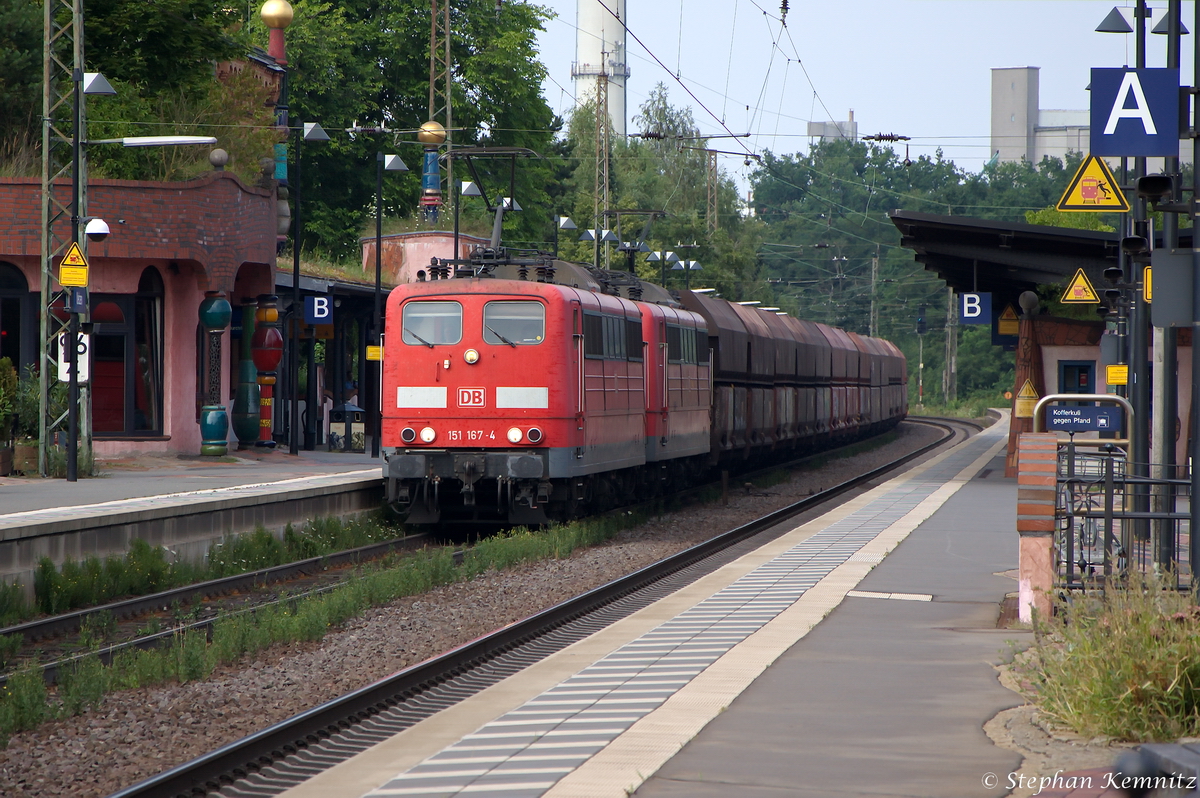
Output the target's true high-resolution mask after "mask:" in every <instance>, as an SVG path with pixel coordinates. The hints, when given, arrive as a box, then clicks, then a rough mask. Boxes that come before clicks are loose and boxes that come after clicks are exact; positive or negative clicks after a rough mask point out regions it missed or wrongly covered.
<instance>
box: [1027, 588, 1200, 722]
mask: <svg viewBox="0 0 1200 798" xmlns="http://www.w3.org/2000/svg"><path fill="white" fill-rule="evenodd" d="M1034 631H1035V643H1034V645H1033V647H1032V648H1031V649H1029V650H1028V651H1027V652H1025V653H1024V654H1023V655H1021V656H1019V657H1018V667H1017V672H1018V673H1019V674H1020V676H1021V678H1022V679H1023V680H1024V682H1025V683H1026V684H1027V685H1028V688H1029V689H1028V694H1029V698H1030V699H1031V700H1032V701H1033V702H1034V703H1035V704H1036V705H1037V706H1038V709H1039V711H1040V712H1043V713H1045V714H1046V715H1048V716H1049V717H1051V718H1052V719H1054V720H1055V721H1057V722H1058V723H1060V724H1062V725H1064V726H1066V727H1068V728H1070V729H1073V730H1074V731H1075V732H1077V733H1079V734H1081V735H1085V736H1089V737H1095V736H1105V737H1113V738H1116V739H1118V740H1128V741H1132V742H1161V741H1170V740H1176V739H1178V738H1180V737H1192V736H1197V735H1200V607H1197V606H1196V604H1195V603H1194V601H1193V599H1192V596H1190V595H1188V594H1180V593H1178V592H1176V591H1175V590H1171V589H1166V590H1164V589H1163V587H1162V586H1161V585H1160V584H1158V583H1156V582H1154V581H1152V580H1141V579H1135V580H1134V581H1131V582H1130V583H1129V584H1128V585H1127V586H1126V587H1125V588H1124V589H1121V588H1117V589H1109V590H1107V591H1105V593H1104V594H1103V595H1091V596H1079V595H1076V596H1074V597H1073V598H1072V600H1071V601H1070V603H1060V604H1059V606H1058V607H1057V613H1056V614H1055V616H1054V617H1053V618H1050V619H1048V620H1047V619H1039V620H1038V622H1037V623H1036V624H1035V629H1034Z"/></svg>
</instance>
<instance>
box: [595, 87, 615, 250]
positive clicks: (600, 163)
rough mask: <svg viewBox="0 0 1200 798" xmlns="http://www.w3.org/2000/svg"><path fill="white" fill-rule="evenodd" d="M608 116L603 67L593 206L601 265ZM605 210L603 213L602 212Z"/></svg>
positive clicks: (607, 157) (598, 101)
mask: <svg viewBox="0 0 1200 798" xmlns="http://www.w3.org/2000/svg"><path fill="white" fill-rule="evenodd" d="M610 130H612V126H611V125H610V124H609V118H608V73H607V72H606V71H605V70H604V69H601V70H600V72H599V73H598V74H597V75H596V193H595V201H594V203H593V208H592V219H594V220H595V225H596V230H595V241H594V242H593V244H592V263H593V264H594V265H595V266H596V267H597V268H599V267H600V239H601V238H602V237H603V227H604V221H602V220H605V219H607V218H608V200H609V197H608V183H609V180H608V175H609V156H610V153H611V151H612V149H611V142H610V140H609V135H608V134H609V131H610ZM602 212H603V213H602ZM604 268H606V269H607V268H608V247H605V248H604Z"/></svg>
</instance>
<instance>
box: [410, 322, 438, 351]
mask: <svg viewBox="0 0 1200 798" xmlns="http://www.w3.org/2000/svg"><path fill="white" fill-rule="evenodd" d="M404 332H406V333H408V334H409V335H411V336H412V337H413V338H416V339H417V340H418V341H420V342H421V343H423V344H425V346H427V347H429V348H430V349H433V344H431V343H429V342H428V341H426V340H425V339H424V338H422V337H421V336H419V335H417V334H416V333H415V332H413V331H412V330H410V329H408V328H407V327H405V328H404Z"/></svg>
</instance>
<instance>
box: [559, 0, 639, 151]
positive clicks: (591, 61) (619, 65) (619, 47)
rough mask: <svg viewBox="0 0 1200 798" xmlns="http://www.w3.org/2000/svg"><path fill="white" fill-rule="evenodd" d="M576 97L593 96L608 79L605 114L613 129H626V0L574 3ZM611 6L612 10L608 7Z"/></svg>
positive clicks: (619, 131) (624, 131)
mask: <svg viewBox="0 0 1200 798" xmlns="http://www.w3.org/2000/svg"><path fill="white" fill-rule="evenodd" d="M575 8H576V12H575V13H576V17H577V20H576V34H575V62H574V63H572V64H571V77H572V78H574V79H575V99H576V101H578V102H583V101H584V100H586V99H588V98H592V97H595V96H596V87H597V85H598V84H599V83H600V81H601V80H604V81H606V82H607V89H608V92H607V95H608V98H607V99H608V118H609V119H610V120H611V123H612V129H613V133H614V134H615V135H618V136H624V135H626V134H627V133H628V123H627V121H626V116H625V115H626V110H625V83H626V81H627V80H628V79H629V66H628V65H627V64H626V62H625V25H624V24H623V23H624V22H625V21H626V19H627V17H626V16H625V0H605V2H601V0H578V4H577V5H576V7H575ZM610 9H611V10H610Z"/></svg>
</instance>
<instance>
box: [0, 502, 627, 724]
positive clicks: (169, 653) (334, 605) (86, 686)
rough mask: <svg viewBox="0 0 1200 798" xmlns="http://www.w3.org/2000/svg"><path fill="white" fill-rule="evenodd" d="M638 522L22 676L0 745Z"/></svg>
mask: <svg viewBox="0 0 1200 798" xmlns="http://www.w3.org/2000/svg"><path fill="white" fill-rule="evenodd" d="M644 520H645V517H644V516H642V515H639V514H636V513H626V514H621V515H616V516H610V517H600V518H590V519H585V520H582V521H576V522H573V523H570V524H563V525H559V526H553V527H549V528H547V529H543V530H529V529H524V528H518V529H515V530H511V531H509V532H507V533H504V534H502V535H496V536H493V537H490V538H486V539H484V540H482V541H480V542H479V543H477V544H475V545H474V546H472V547H471V548H470V549H467V550H466V551H465V552H464V555H463V558H462V563H461V564H455V559H454V553H453V551H451V550H450V549H449V548H438V549H428V550H425V551H422V552H419V553H417V554H407V555H403V556H400V555H395V556H392V557H390V558H385V559H384V560H381V561H380V562H378V563H374V564H371V565H370V566H366V567H363V568H361V569H359V570H358V571H356V572H355V573H354V575H353V576H351V577H349V578H348V579H346V580H345V581H344V582H343V583H342V584H340V585H338V586H337V587H336V588H334V589H332V590H327V591H325V592H323V593H318V594H312V595H306V596H296V597H294V598H293V599H291V600H288V601H282V602H280V603H278V604H273V605H269V606H265V607H258V608H256V609H255V610H254V611H252V612H243V613H239V614H236V615H229V616H225V617H223V618H218V619H217V621H216V622H215V623H214V624H213V627H212V634H211V639H209V637H208V636H206V635H205V633H204V632H202V631H190V632H185V633H182V634H180V635H178V636H176V638H175V639H174V641H173V642H172V644H171V645H170V646H167V647H164V648H160V649H154V650H148V651H126V652H120V653H118V654H117V655H116V656H114V658H113V661H112V664H111V665H107V666H106V665H103V664H102V663H101V661H100V658H99V656H97V655H95V654H92V655H89V656H87V657H85V658H83V659H81V660H79V661H77V662H76V663H75V664H73V665H71V666H68V667H65V668H62V669H60V672H59V677H58V683H57V685H56V686H55V688H54V689H53V690H48V689H47V688H46V685H45V683H44V681H43V679H42V676H41V672H40V670H36V669H31V670H25V671H22V672H20V673H17V674H14V675H13V676H12V677H11V678H10V679H9V680H8V683H7V685H5V687H4V688H2V689H0V745H6V744H7V740H8V737H9V736H10V735H11V734H13V733H16V732H19V731H23V730H27V729H33V728H36V727H37V726H38V725H40V724H41V723H43V722H44V721H46V720H49V719H52V718H62V717H69V716H71V715H77V714H79V713H81V712H83V711H85V710H86V709H88V708H91V707H96V706H98V705H99V704H100V702H101V701H102V699H103V697H104V695H105V694H107V693H109V692H111V691H115V690H130V689H137V688H143V687H152V686H154V685H159V684H164V683H166V682H171V681H177V682H181V683H182V682H189V681H196V680H201V679H205V678H207V677H208V676H209V675H211V674H212V672H213V670H214V669H216V668H217V667H219V666H222V665H229V664H233V663H235V662H238V661H239V660H241V659H242V658H243V657H245V656H247V655H253V654H255V653H258V652H260V651H263V650H265V649H267V648H270V647H271V646H273V645H277V644H281V643H291V642H297V641H311V642H315V641H319V640H321V639H322V638H323V637H324V636H325V635H326V634H327V633H328V632H329V631H331V630H333V629H335V628H337V627H339V626H341V625H342V624H343V623H345V622H346V621H348V620H350V619H352V618H355V617H358V616H360V615H362V614H363V613H364V612H366V611H367V610H368V609H370V608H372V607H376V606H381V605H384V604H388V603H389V602H392V601H395V600H396V599H400V598H404V597H407V596H414V595H419V594H421V593H425V592H428V591H429V590H432V589H433V588H435V587H439V586H442V585H447V584H451V583H453V582H460V581H466V580H468V579H471V578H474V577H476V576H479V575H480V574H483V573H485V572H487V571H489V570H493V569H494V570H503V569H506V568H512V567H515V566H518V565H521V564H523V563H528V562H535V561H538V560H544V559H551V558H565V557H569V556H570V555H571V554H572V552H574V551H575V550H576V549H579V548H583V547H586V546H592V545H596V544H598V543H602V542H604V541H605V540H608V539H609V538H611V537H613V536H614V535H615V534H617V533H618V532H620V531H621V530H623V529H626V528H629V527H631V526H634V525H636V524H639V523H642V522H643V521H644Z"/></svg>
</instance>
